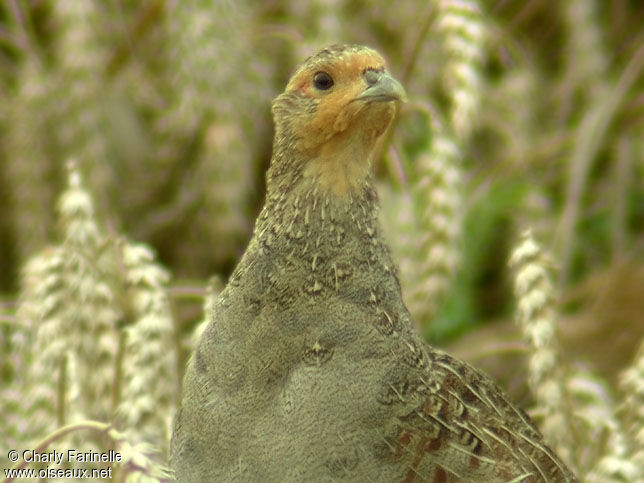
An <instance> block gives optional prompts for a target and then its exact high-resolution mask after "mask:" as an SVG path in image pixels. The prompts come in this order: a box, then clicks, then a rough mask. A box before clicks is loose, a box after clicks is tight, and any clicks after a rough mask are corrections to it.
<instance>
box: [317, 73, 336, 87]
mask: <svg viewBox="0 0 644 483" xmlns="http://www.w3.org/2000/svg"><path fill="white" fill-rule="evenodd" d="M313 85H314V86H315V88H316V89H319V90H321V91H326V90H329V89H331V87H333V79H332V78H331V76H330V75H329V74H327V73H326V72H318V73H316V74H315V75H314V76H313Z"/></svg>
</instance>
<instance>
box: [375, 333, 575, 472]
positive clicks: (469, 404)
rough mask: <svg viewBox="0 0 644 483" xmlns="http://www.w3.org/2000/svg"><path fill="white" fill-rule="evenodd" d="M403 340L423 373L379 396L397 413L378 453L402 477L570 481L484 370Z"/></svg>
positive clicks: (532, 428)
mask: <svg viewBox="0 0 644 483" xmlns="http://www.w3.org/2000/svg"><path fill="white" fill-rule="evenodd" d="M412 338H413V337H412ZM406 345H407V346H408V351H409V352H410V353H411V354H412V356H411V357H412V358H415V365H416V368H417V369H419V370H420V372H421V373H422V374H423V375H419V374H420V373H419V372H417V371H416V370H412V371H410V372H409V377H403V378H402V379H401V380H399V381H396V382H393V383H391V384H389V387H388V388H386V389H385V390H384V392H383V394H382V400H381V402H383V403H384V404H390V405H391V406H392V411H394V412H395V413H396V414H397V416H396V420H397V421H396V422H395V423H394V424H393V425H392V427H391V428H389V433H388V435H387V436H386V438H385V441H384V444H383V445H382V448H381V450H382V455H383V457H385V458H389V459H390V460H391V462H392V463H394V464H399V465H401V467H402V468H404V474H402V475H401V478H402V479H403V480H404V481H437V482H438V481H504V482H507V481H517V482H519V481H520V482H571V481H576V480H575V477H574V475H572V474H571V473H570V471H569V470H568V469H567V468H566V466H565V465H564V464H563V463H562V462H561V461H560V460H559V459H558V458H557V456H556V455H555V454H554V453H553V452H552V450H550V449H549V448H548V447H547V446H546V444H545V443H544V441H543V438H542V436H541V435H540V433H539V432H538V430H537V429H536V428H535V427H534V425H533V424H532V422H531V421H530V419H529V418H528V417H527V415H526V414H525V413H524V412H523V411H521V410H520V409H518V408H516V407H514V406H513V405H512V404H511V403H510V402H509V401H508V400H507V399H506V398H505V397H504V395H503V394H502V392H501V391H500V390H499V389H498V388H497V386H496V385H495V383H494V382H493V381H492V380H491V379H490V378H488V377H487V376H485V375H483V374H482V373H480V372H479V371H477V370H476V369H474V368H473V367H471V366H469V365H468V364H466V363H464V362H461V361H459V360H457V359H454V358H452V357H451V356H449V355H447V354H445V353H443V352H441V351H437V350H434V349H432V348H427V347H426V346H425V347H422V343H418V342H417V341H415V340H412V341H411V342H408V343H406ZM425 352H426V354H425Z"/></svg>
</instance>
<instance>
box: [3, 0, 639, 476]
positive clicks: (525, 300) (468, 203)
mask: <svg viewBox="0 0 644 483" xmlns="http://www.w3.org/2000/svg"><path fill="white" fill-rule="evenodd" d="M642 18H644V4H643V3H642V2H637V1H628V0H614V1H611V2H603V1H599V0H568V1H562V2H551V1H548V0H527V1H523V0H521V1H520V0H498V1H492V0H487V1H484V0H429V1H427V0H425V1H422V0H400V1H398V2H387V1H375V0H374V1H369V0H358V1H349V0H313V1H308V2H301V1H295V0H269V1H267V2H251V1H248V0H240V1H232V0H230V1H224V0H211V1H206V0H194V1H191V2H184V1H179V0H149V1H146V2H139V1H136V0H102V1H99V0H5V1H4V2H1V3H0V467H1V468H3V470H4V469H7V468H10V467H12V466H15V467H27V466H32V467H35V468H42V467H43V466H42V465H41V466H38V465H33V464H31V465H28V464H27V462H25V461H22V460H19V461H17V462H15V463H14V462H10V461H9V460H8V456H7V455H8V452H9V450H11V449H15V450H19V451H20V452H22V451H23V450H25V449H34V448H37V449H39V450H42V451H53V450H54V449H57V450H58V451H66V449H69V448H75V449H77V450H78V451H94V452H108V451H110V450H112V451H117V452H119V454H121V455H122V461H120V462H117V463H115V464H110V465H111V467H112V469H113V471H114V473H113V478H115V479H116V480H117V481H126V480H127V481H134V480H140V481H162V480H164V479H167V478H168V472H167V470H166V468H165V465H166V460H167V453H168V448H169V435H170V424H171V419H172V415H173V412H174V410H175V408H176V405H177V403H178V401H179V398H180V387H181V377H182V372H183V368H184V365H185V362H186V360H187V357H188V356H189V353H190V350H191V348H192V347H193V345H194V341H195V340H196V338H197V337H198V334H199V333H200V330H202V329H203V321H204V320H207V314H208V310H209V306H210V304H211V303H212V301H213V299H214V297H215V296H216V294H217V292H218V290H219V289H220V288H221V286H222V284H223V283H225V280H226V278H227V276H228V275H229V274H230V272H231V270H232V268H233V267H234V265H235V263H236V260H237V259H238V258H239V256H240V255H241V254H242V253H243V250H244V248H245V244H246V243H247V241H248V239H249V237H250V234H251V231H252V226H253V222H254V217H255V216H256V215H257V213H258V212H259V209H260V207H261V203H262V200H263V190H264V178H263V177H264V172H265V170H266V168H267V166H268V161H269V159H270V154H271V141H272V122H271V117H270V101H271V99H272V98H273V97H275V96H276V95H277V94H278V93H279V92H280V91H281V90H282V89H283V87H284V85H285V83H286V80H287V79H288V77H289V75H290V74H291V73H292V72H293V70H294V68H295V66H296V65H297V64H298V63H299V62H300V61H302V60H303V59H304V58H305V57H306V56H307V55H309V54H311V53H312V52H314V51H315V50H317V49H318V48H320V47H323V46H325V45H328V44H332V43H337V42H342V43H360V44H366V45H369V46H372V47H374V48H376V49H378V50H379V51H380V52H382V53H383V54H384V55H385V57H386V58H387V59H388V61H389V67H390V70H391V71H392V72H393V74H394V75H395V76H396V77H397V78H398V79H400V80H401V82H402V83H403V84H404V85H405V88H406V89H407V92H408V94H409V98H410V102H408V103H407V104H405V105H404V106H403V108H402V109H401V111H400V113H399V116H398V118H397V120H396V125H395V130H394V131H393V132H392V135H391V136H390V138H389V139H388V141H387V143H386V145H385V147H384V148H383V150H382V153H381V156H380V157H379V159H378V160H377V162H376V163H375V166H374V169H375V171H376V175H377V179H378V183H379V192H380V198H381V203H382V221H383V224H384V226H385V233H386V234H387V236H388V238H389V241H390V243H391V245H392V248H393V251H394V253H395V256H396V259H397V260H398V262H399V265H400V276H401V280H402V283H403V293H404V294H405V298H406V301H407V304H408V306H409V308H410V310H411V312H412V314H413V316H414V319H415V321H416V322H417V324H418V328H419V330H421V331H423V333H424V334H425V336H426V338H427V340H428V341H429V342H430V343H432V344H435V345H438V346H441V347H444V348H446V349H447V350H449V351H451V352H452V353H454V354H455V355H457V356H459V357H461V358H464V359H466V360H468V361H470V362H472V363H473V364H474V365H476V366H479V367H482V368H484V369H485V370H486V371H487V372H489V373H490V374H491V375H492V376H493V377H494V378H495V379H496V380H497V381H499V383H500V384H501V385H502V386H503V387H504V388H505V390H506V391H508V392H509V393H510V395H511V397H512V399H514V400H515V401H517V402H518V403H519V404H520V405H521V406H522V407H523V408H525V409H526V410H527V411H528V412H529V413H530V414H531V415H532V417H533V418H534V419H535V421H536V423H537V424H538V426H539V427H540V428H541V430H542V432H543V433H544V435H545V436H546V439H547V440H548V441H549V442H550V444H551V445H552V446H553V447H554V448H555V449H556V450H557V452H558V453H559V454H560V455H561V456H562V457H563V458H564V459H565V460H566V462H567V463H568V464H569V465H570V466H571V467H572V468H574V469H575V471H576V472H577V473H578V474H579V475H580V477H581V478H582V480H583V481H597V482H611V481H615V482H618V481H619V482H626V481H628V482H631V481H644V476H642V475H644V343H643V341H644V28H643V27H642ZM66 465H67V466H64V465H63V466H64V467H70V466H73V463H72V462H69V461H68V462H67V463H66ZM81 466H83V467H87V468H96V467H105V466H106V465H105V464H103V465H102V466H101V464H97V463H95V462H94V463H87V464H82V465H81ZM3 477H6V474H4V475H3Z"/></svg>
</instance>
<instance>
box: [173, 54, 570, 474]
mask: <svg viewBox="0 0 644 483" xmlns="http://www.w3.org/2000/svg"><path fill="white" fill-rule="evenodd" d="M308 62H311V60H309V61H308ZM306 102H308V101H307V100H306V99H301V98H298V97H296V96H295V97H294V96H288V95H282V96H280V97H279V98H278V99H277V101H276V102H275V104H274V113H275V117H276V122H277V132H276V139H275V146H274V157H273V160H272V162H271V168H270V169H269V173H268V176H267V179H268V183H267V184H268V193H267V198H266V203H265V206H264V208H263V210H262V212H261V213H260V215H259V217H258V219H257V222H256V226H255V230H254V234H253V237H252V240H251V241H250V244H249V246H248V248H247V250H246V252H245V253H244V255H243V258H242V260H241V261H240V263H239V265H238V266H237V268H236V269H235V271H234V273H233V274H232V276H231V278H230V280H229V282H228V285H227V286H226V288H225V289H224V290H223V292H222V293H221V294H220V296H219V298H218V300H217V302H216V305H215V308H214V311H213V315H212V319H211V320H210V323H209V325H208V327H207V329H206V330H205V332H204V333H203V335H202V337H201V340H200V342H199V345H198V347H197V348H196V351H195V354H194V355H193V357H192V359H191V362H190V364H189V366H188V368H187V373H186V377H185V381H184V395H183V403H182V407H181V409H180V410H179V412H178V414H177V417H176V421H175V428H174V434H173V441H172V457H171V458H172V465H173V467H174V469H175V473H176V477H177V480H178V481H186V482H193V481H403V480H404V481H522V482H532V481H534V482H536V481H548V482H563V481H574V477H573V475H572V474H571V473H570V472H569V471H568V470H567V469H566V467H565V466H564V465H563V463H561V461H560V460H559V459H558V458H557V456H556V455H554V453H553V452H552V451H551V450H550V449H548V448H547V446H546V445H545V444H544V442H543V441H542V438H541V436H540V435H539V433H538V431H537V430H536V429H535V428H534V426H533V425H532V423H531V422H530V421H529V419H528V418H527V416H525V414H524V413H523V412H521V411H520V410H518V409H515V407H514V406H513V405H512V404H511V403H509V402H508V401H507V400H506V398H505V397H504V395H503V394H502V392H501V391H500V390H499V389H498V388H497V387H496V385H495V384H494V383H493V382H492V381H491V380H490V379H489V378H487V377H486V376H484V375H483V374H481V373H480V372H479V371H477V370H476V369H474V368H472V367H471V366H469V365H467V364H465V363H463V362H460V361H458V360H456V359H454V358H452V357H450V356H449V355H447V354H445V353H443V352H441V351H438V350H436V349H434V348H432V347H429V346H428V345H426V344H425V343H424V342H423V341H422V340H421V338H420V336H419V335H418V334H417V333H416V331H415V330H414V328H413V324H412V321H411V320H410V316H409V313H408V311H407V309H406V307H405V305H404V304H403V300H402V296H401V291H400V284H399V282H398V278H397V275H396V269H395V264H394V262H393V260H392V258H391V255H390V251H389V249H388V247H387V245H386V243H385V237H384V236H383V234H382V232H381V228H380V225H379V222H378V201H377V195H376V192H375V190H374V188H373V184H372V182H371V177H370V176H368V177H366V178H365V179H364V180H363V181H362V182H361V183H360V185H359V187H358V188H357V189H355V190H353V191H352V192H351V193H349V194H348V195H347V196H344V197H338V196H334V195H333V194H330V193H329V192H328V191H326V190H323V189H320V187H319V185H318V184H317V182H316V179H315V177H305V176H303V165H304V163H303V162H302V160H298V159H297V155H295V154H294V152H293V150H292V149H291V147H292V146H294V144H295V143H296V142H297V140H296V139H294V138H293V137H292V133H291V131H290V129H289V128H288V123H286V122H284V121H281V120H280V116H281V115H282V110H286V111H289V112H293V111H295V112H300V111H301V110H302V109H308V110H309V111H311V112H313V111H314V110H315V108H314V107H311V105H306V106H305V103H306ZM298 103H301V105H299V106H298ZM302 103H303V104H302Z"/></svg>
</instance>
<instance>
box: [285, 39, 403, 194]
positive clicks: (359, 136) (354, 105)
mask: <svg viewBox="0 0 644 483" xmlns="http://www.w3.org/2000/svg"><path fill="white" fill-rule="evenodd" d="M368 70H374V71H383V70H385V61H384V59H383V58H382V57H381V56H380V55H379V54H378V53H377V52H375V51H372V50H369V49H364V50H361V51H358V52H356V51H347V52H344V53H342V54H340V55H338V56H335V57H332V58H324V57H322V58H320V59H318V60H317V61H316V60H315V59H313V61H311V62H309V63H305V64H304V66H302V67H301V68H300V70H299V71H297V72H296V73H295V75H294V76H293V78H292V79H291V80H290V82H289V83H288V85H287V87H286V92H287V93H288V92H298V93H299V94H300V95H304V96H306V97H308V98H310V99H312V100H313V102H314V106H315V109H314V110H313V111H312V112H311V115H310V116H304V117H302V118H300V122H298V123H295V124H294V125H292V126H291V127H292V129H293V130H294V131H295V134H297V139H298V142H297V148H298V150H299V151H301V152H303V153H306V155H307V158H308V159H309V161H308V165H307V166H306V169H305V174H306V175H308V176H316V177H317V178H318V180H319V182H320V185H321V186H322V187H323V188H327V189H329V190H330V191H332V192H333V193H334V194H336V195H342V194H344V193H347V192H348V191H349V190H350V189H352V188H355V187H356V186H358V185H359V184H360V183H361V182H362V180H363V179H364V178H365V177H366V176H367V175H368V173H369V170H370V160H371V157H372V155H373V152H374V150H375V149H376V146H377V143H378V141H379V139H380V138H381V137H382V134H383V133H384V132H385V131H386V130H387V128H388V127H389V124H390V123H391V120H392V119H393V116H394V113H395V106H394V104H393V103H391V102H373V103H370V102H364V101H362V100H360V99H357V98H358V97H359V96H360V95H361V94H363V93H364V91H365V90H366V89H367V88H368V87H369V85H368V84H367V81H366V80H365V76H364V74H365V72H367V71H368ZM319 73H324V74H327V75H328V77H330V78H331V80H332V85H331V86H330V87H326V86H325V85H322V86H319V85H317V84H316V82H315V79H316V74H319ZM328 77H325V78H326V79H327V80H328Z"/></svg>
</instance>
